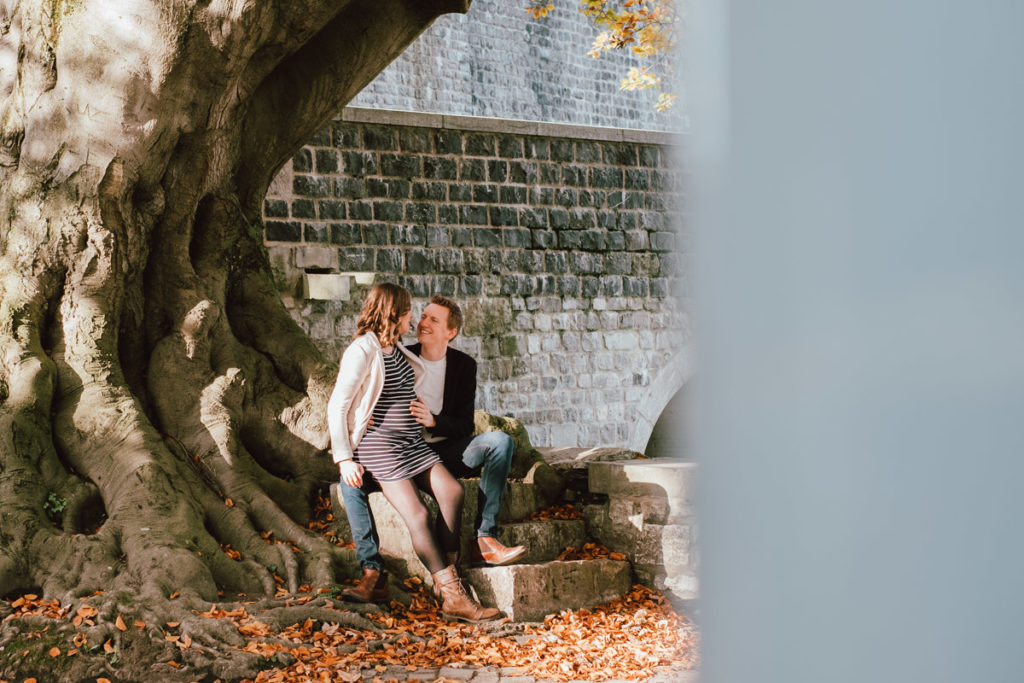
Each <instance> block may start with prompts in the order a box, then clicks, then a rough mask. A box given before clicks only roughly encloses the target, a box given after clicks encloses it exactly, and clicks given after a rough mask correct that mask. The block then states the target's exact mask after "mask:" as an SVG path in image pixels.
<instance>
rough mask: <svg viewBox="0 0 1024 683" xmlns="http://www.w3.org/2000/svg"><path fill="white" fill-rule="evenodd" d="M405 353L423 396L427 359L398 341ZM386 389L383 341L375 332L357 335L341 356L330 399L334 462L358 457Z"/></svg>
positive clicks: (328, 421) (329, 426) (329, 425)
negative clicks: (421, 357) (374, 408)
mask: <svg viewBox="0 0 1024 683" xmlns="http://www.w3.org/2000/svg"><path fill="white" fill-rule="evenodd" d="M395 346H396V347H398V349H399V350H400V351H401V352H402V353H404V354H405V357H406V359H407V360H408V361H409V365H411V366H412V369H413V373H414V374H415V375H416V381H415V384H414V387H415V389H416V391H417V395H419V388H420V380H421V379H422V377H423V362H422V361H421V360H420V357H419V356H417V355H416V354H414V353H412V352H411V351H409V350H408V349H406V348H405V347H404V346H402V344H401V342H397V343H396V344H395ZM383 389H384V357H383V356H382V355H381V345H380V340H378V339H377V335H375V334H373V333H372V332H371V333H367V334H364V335H362V336H360V337H356V338H355V339H354V340H353V341H352V343H351V344H349V345H348V348H346V349H345V352H344V353H343V354H342V355H341V366H340V367H339V368H338V381H337V382H335V383H334V391H333V392H331V400H330V401H328V402H327V428H328V430H329V431H330V433H331V455H332V457H333V458H334V462H336V463H338V462H341V461H342V460H348V459H349V458H353V457H355V454H354V451H355V448H356V446H358V445H359V442H360V441H361V440H362V438H363V435H365V434H366V430H367V429H368V428H369V426H370V418H371V417H373V407H374V406H375V405H377V399H379V398H380V393H381V391H383Z"/></svg>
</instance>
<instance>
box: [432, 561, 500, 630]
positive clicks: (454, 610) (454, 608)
mask: <svg viewBox="0 0 1024 683" xmlns="http://www.w3.org/2000/svg"><path fill="white" fill-rule="evenodd" d="M433 577H434V595H436V596H437V597H439V598H440V599H441V614H442V615H443V616H444V617H445V618H446V619H457V620H459V621H465V622H467V623H470V624H475V623H479V622H482V621H490V620H492V619H497V618H498V617H500V616H501V612H499V611H498V610H496V609H494V608H493V607H482V606H481V605H480V603H478V602H477V601H476V600H474V599H473V597H472V596H471V595H470V594H469V593H468V592H467V591H466V587H465V586H463V585H462V580H461V579H460V578H459V574H458V572H457V571H456V570H455V565H449V566H447V567H445V568H444V569H442V570H441V571H439V572H436V573H435V574H433Z"/></svg>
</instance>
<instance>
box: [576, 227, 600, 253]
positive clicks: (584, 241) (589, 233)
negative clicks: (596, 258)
mask: <svg viewBox="0 0 1024 683" xmlns="http://www.w3.org/2000/svg"><path fill="white" fill-rule="evenodd" d="M605 245H606V240H605V232H604V230H584V231H583V233H582V234H581V235H580V248H581V249H587V250H588V251H603V250H604V249H605Z"/></svg>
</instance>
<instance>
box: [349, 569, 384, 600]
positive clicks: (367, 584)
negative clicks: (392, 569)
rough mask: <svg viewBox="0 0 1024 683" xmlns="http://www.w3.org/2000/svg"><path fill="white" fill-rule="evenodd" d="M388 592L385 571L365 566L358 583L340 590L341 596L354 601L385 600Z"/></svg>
mask: <svg viewBox="0 0 1024 683" xmlns="http://www.w3.org/2000/svg"><path fill="white" fill-rule="evenodd" d="M389 593H390V591H389V590H388V574H387V572H383V571H377V570H376V569H369V568H366V569H363V578H361V579H359V583H357V584H356V585H354V586H352V587H351V588H346V589H345V590H343V591H341V596H342V597H343V598H345V599H346V600H352V601H354V602H387V600H388V596H389Z"/></svg>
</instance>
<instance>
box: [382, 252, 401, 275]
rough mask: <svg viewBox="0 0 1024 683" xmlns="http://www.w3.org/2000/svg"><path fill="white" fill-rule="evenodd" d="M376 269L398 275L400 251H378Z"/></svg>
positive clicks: (399, 270)
mask: <svg viewBox="0 0 1024 683" xmlns="http://www.w3.org/2000/svg"><path fill="white" fill-rule="evenodd" d="M376 269H377V270H379V271H381V272H384V273H398V272H401V270H402V250H401V249H378V250H377V265H376Z"/></svg>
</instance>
